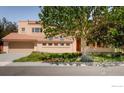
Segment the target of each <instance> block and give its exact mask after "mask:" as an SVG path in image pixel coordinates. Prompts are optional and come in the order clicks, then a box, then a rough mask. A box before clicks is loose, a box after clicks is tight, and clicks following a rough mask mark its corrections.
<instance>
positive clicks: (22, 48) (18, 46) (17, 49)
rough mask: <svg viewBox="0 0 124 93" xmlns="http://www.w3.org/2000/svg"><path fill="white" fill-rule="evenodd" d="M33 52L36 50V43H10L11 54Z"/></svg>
mask: <svg viewBox="0 0 124 93" xmlns="http://www.w3.org/2000/svg"><path fill="white" fill-rule="evenodd" d="M33 50H34V43H32V42H10V43H9V52H10V53H24V52H32V51H33Z"/></svg>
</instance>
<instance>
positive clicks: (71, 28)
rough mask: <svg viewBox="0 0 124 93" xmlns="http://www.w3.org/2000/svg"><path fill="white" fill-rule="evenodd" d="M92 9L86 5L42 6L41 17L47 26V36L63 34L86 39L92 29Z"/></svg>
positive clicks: (44, 25) (45, 26) (45, 31)
mask: <svg viewBox="0 0 124 93" xmlns="http://www.w3.org/2000/svg"><path fill="white" fill-rule="evenodd" d="M92 9H93V7H86V6H85V7H82V6H68V7H66V6H64V7H63V6H45V7H42V8H41V13H40V14H39V17H40V19H41V22H43V27H44V28H45V30H44V33H45V34H46V36H47V37H51V36H56V35H62V36H71V37H74V38H83V39H85V37H86V36H87V33H88V31H89V30H90V25H91V22H90V16H91V12H92ZM82 41H83V40H82Z"/></svg>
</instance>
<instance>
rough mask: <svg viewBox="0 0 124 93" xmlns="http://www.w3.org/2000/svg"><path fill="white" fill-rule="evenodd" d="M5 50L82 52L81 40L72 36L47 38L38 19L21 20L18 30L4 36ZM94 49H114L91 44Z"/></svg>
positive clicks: (19, 51)
mask: <svg viewBox="0 0 124 93" xmlns="http://www.w3.org/2000/svg"><path fill="white" fill-rule="evenodd" d="M3 42H4V45H3V51H4V52H6V53H24V52H32V51H39V52H52V53H66V52H69V53H71V52H80V51H81V40H80V39H72V38H70V37H62V36H56V37H51V38H46V37H45V34H44V33H43V27H42V26H41V24H40V23H39V22H38V21H31V20H30V21H29V20H28V21H19V23H18V32H17V33H10V34H9V35H7V36H5V37H4V38H3ZM90 48H91V49H92V50H93V51H97V52H99V51H100V52H101V51H103V52H111V51H113V49H110V48H103V47H98V46H97V45H95V46H93V47H92V45H90Z"/></svg>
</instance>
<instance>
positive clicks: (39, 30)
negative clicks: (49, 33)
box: [32, 27, 41, 32]
mask: <svg viewBox="0 0 124 93" xmlns="http://www.w3.org/2000/svg"><path fill="white" fill-rule="evenodd" d="M32 32H41V28H37V27H36V28H32Z"/></svg>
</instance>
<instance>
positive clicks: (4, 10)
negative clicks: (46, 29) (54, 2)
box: [0, 6, 40, 22]
mask: <svg viewBox="0 0 124 93" xmlns="http://www.w3.org/2000/svg"><path fill="white" fill-rule="evenodd" d="M39 12H40V8H39V7H38V6H0V19H1V18H3V17H6V19H7V20H9V21H12V22H18V21H19V20H29V19H30V20H38V19H39V17H38V13H39Z"/></svg>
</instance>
